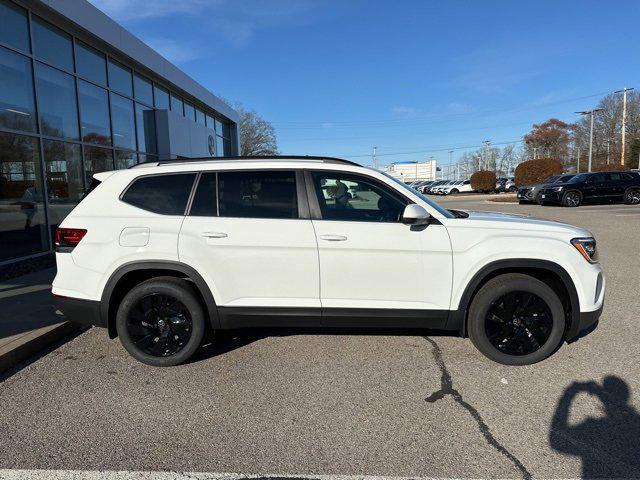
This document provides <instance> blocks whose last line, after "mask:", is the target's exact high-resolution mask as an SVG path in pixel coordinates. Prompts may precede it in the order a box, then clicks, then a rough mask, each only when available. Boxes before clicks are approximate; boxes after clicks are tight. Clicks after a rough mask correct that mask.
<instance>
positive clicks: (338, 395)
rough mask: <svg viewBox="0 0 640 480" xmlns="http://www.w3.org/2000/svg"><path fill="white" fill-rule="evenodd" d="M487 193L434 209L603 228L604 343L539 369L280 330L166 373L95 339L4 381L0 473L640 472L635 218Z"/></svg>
mask: <svg viewBox="0 0 640 480" xmlns="http://www.w3.org/2000/svg"><path fill="white" fill-rule="evenodd" d="M485 198H487V197H476V196H458V197H447V198H444V199H442V198H441V197H439V198H437V200H439V201H441V203H442V204H444V205H445V206H447V207H449V208H460V209H475V210H496V211H505V212H514V213H522V214H525V215H533V216H537V217H541V218H548V219H553V220H559V221H563V222H567V223H572V224H575V225H579V226H582V227H585V228H587V229H588V230H590V231H592V232H593V233H594V235H595V236H596V238H597V240H598V245H599V250H600V262H601V263H602V265H603V268H604V270H605V274H606V277H607V282H608V283H607V294H606V300H605V309H604V313H603V315H602V317H601V321H600V326H599V328H598V329H597V330H595V331H594V332H593V333H591V334H590V335H588V336H586V337H584V338H582V339H580V340H579V341H577V342H575V343H572V344H570V345H564V346H563V347H562V348H561V349H560V350H559V351H558V352H557V353H556V354H555V355H553V356H552V357H551V358H549V359H548V360H546V361H544V362H542V363H539V364H537V365H533V366H529V367H507V366H502V365H498V364H495V363H492V362H491V361H489V360H487V359H485V358H484V357H483V356H482V355H481V354H480V353H479V352H478V351H476V349H475V348H474V347H473V346H472V345H471V343H470V342H469V341H467V340H465V339H461V338H456V337H454V336H442V335H437V334H434V333H432V332H427V331H425V332H410V333H404V332H382V333H381V334H375V333H376V332H371V331H367V332H362V333H361V334H350V335H337V334H335V333H334V332H324V333H323V334H303V333H300V332H284V333H282V334H278V332H273V331H272V332H255V333H250V334H242V335H238V336H228V337H226V338H224V339H223V340H222V341H221V342H220V343H219V344H217V345H214V346H210V347H208V348H206V349H204V350H203V351H202V352H201V354H199V356H198V358H196V360H195V361H193V362H191V363H189V364H187V365H183V366H180V367H175V368H170V369H154V368H151V367H147V366H145V365H142V364H140V363H138V362H136V361H135V360H133V359H132V358H131V357H129V356H128V355H127V353H126V352H125V350H124V349H123V348H122V347H121V346H120V344H119V342H118V341H117V340H116V341H111V340H109V339H108V338H107V336H106V333H105V332H104V331H103V330H100V329H92V330H89V331H87V332H85V333H83V334H81V335H79V336H77V337H75V338H73V339H71V340H70V341H68V342H66V343H64V344H62V345H60V346H59V347H58V348H56V349H54V350H52V351H50V352H49V353H47V354H46V355H43V356H42V357H41V358H38V359H36V360H35V361H33V362H31V363H29V364H28V365H24V366H23V367H22V368H21V369H19V370H17V371H15V372H12V373H10V375H9V376H8V377H5V378H4V379H3V381H2V383H0V468H20V469H72V470H152V471H158V470H173V471H179V472H185V471H186V472H194V471H195V472H237V473H244V474H262V475H275V474H290V475H376V476H401V477H409V476H410V477H487V476H490V477H522V478H530V477H578V476H587V477H622V478H634V477H638V476H639V475H640V473H639V472H640V447H639V446H638V438H639V437H640V414H639V409H640V396H639V394H640V365H639V362H638V359H639V358H640V341H639V340H640V334H639V330H638V323H639V322H640V314H639V313H638V312H640V275H638V274H639V273H640V239H639V237H638V235H639V233H640V207H638V206H624V205H599V206H584V207H579V208H575V209H567V208H561V207H539V206H535V205H531V206H528V205H517V204H512V203H493V202H487V201H485Z"/></svg>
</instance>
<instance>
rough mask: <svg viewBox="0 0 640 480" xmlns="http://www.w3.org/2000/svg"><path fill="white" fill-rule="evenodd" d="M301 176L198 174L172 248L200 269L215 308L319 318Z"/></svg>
mask: <svg viewBox="0 0 640 480" xmlns="http://www.w3.org/2000/svg"><path fill="white" fill-rule="evenodd" d="M301 175H302V173H301V172H296V171H293V170H240V171H220V172H217V173H216V172H203V173H202V174H201V176H200V178H199V183H198V186H197V189H196V191H195V194H194V196H193V200H192V203H191V206H190V209H189V213H188V215H187V216H186V217H185V220H184V223H183V225H182V229H181V231H180V242H179V255H180V259H181V261H184V262H185V263H187V264H190V265H194V266H198V269H199V270H200V271H201V272H204V275H206V277H207V278H206V280H207V282H208V283H209V285H210V286H211V289H212V292H213V294H214V298H215V300H216V303H217V304H218V307H222V308H223V309H224V308H229V309H234V308H241V310H235V311H231V310H227V311H226V313H228V314H234V313H235V314H237V316H238V318H240V317H241V316H243V315H244V316H251V315H258V316H260V317H268V315H269V314H274V315H279V316H280V317H282V316H286V315H288V314H292V315H293V314H295V313H296V310H290V309H302V310H300V312H302V313H305V312H311V311H314V312H315V313H316V314H317V315H318V318H319V313H320V310H319V308H320V298H319V271H318V252H317V245H316V238H315V234H314V230H313V226H312V224H311V220H310V219H309V211H308V205H307V201H306V196H305V195H304V194H303V191H302V190H300V188H301V183H300V179H301ZM279 309H280V310H279ZM309 309H311V310H309ZM255 318H258V317H255ZM268 321H269V320H268V319H265V323H266V322H268Z"/></svg>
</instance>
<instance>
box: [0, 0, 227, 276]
mask: <svg viewBox="0 0 640 480" xmlns="http://www.w3.org/2000/svg"><path fill="white" fill-rule="evenodd" d="M45 18H46V19H49V17H48V16H46V17H45ZM45 18H40V17H39V16H37V15H35V14H34V13H32V12H30V11H28V10H27V9H25V8H23V7H22V6H20V5H18V4H16V3H13V2H12V1H11V0H0V245H1V246H2V247H1V248H0V263H2V262H6V261H11V260H13V259H16V258H21V257H25V256H29V255H34V254H38V253H42V252H47V251H51V248H52V234H53V232H54V231H55V228H56V227H57V226H58V225H59V224H60V222H61V221H62V220H63V219H64V217H65V216H66V215H67V214H68V213H69V211H70V210H71V209H72V208H73V207H74V206H75V205H76V204H77V203H78V201H80V200H81V199H82V196H83V195H84V193H85V192H86V189H87V188H88V186H89V184H90V181H91V177H92V176H93V174H94V173H98V172H102V171H106V170H113V169H114V168H127V167H130V166H132V165H135V164H136V163H139V162H144V161H155V160H157V159H158V142H157V130H156V117H155V110H168V109H171V110H174V111H176V112H178V113H179V114H180V115H185V116H187V117H188V118H189V119H191V120H192V121H193V122H194V123H199V124H201V125H206V126H207V127H208V128H209V129H211V131H212V134H213V135H214V136H215V139H216V141H215V142H214V143H215V144H216V145H217V151H216V155H218V156H222V155H225V154H226V155H233V154H234V153H235V152H234V145H233V142H232V138H231V136H232V134H231V132H232V131H233V126H232V124H228V123H225V121H223V120H222V119H221V118H219V117H217V115H216V113H215V112H213V111H211V110H210V109H209V108H208V107H207V106H206V105H204V104H201V103H199V102H198V100H197V99H195V98H192V97H188V98H187V96H186V95H184V94H183V93H178V92H176V91H174V90H173V89H172V86H171V85H166V82H164V80H163V79H162V78H160V77H155V76H154V75H152V74H151V73H150V72H148V71H145V72H138V71H137V70H136V68H137V67H136V66H135V65H131V64H126V63H127V62H126V61H125V60H124V59H123V62H120V61H119V60H116V59H114V58H111V54H110V53H109V52H105V51H104V50H103V49H102V48H101V47H99V46H98V45H97V44H96V45H94V44H92V42H88V43H87V39H86V38H83V40H79V39H78V38H76V37H75V36H74V35H72V34H71V33H70V32H67V31H65V30H64V29H61V28H59V27H58V26H56V25H57V22H56V21H53V23H51V22H49V21H47V20H45ZM32 42H33V44H32ZM156 81H158V82H159V83H160V84H162V83H165V84H164V85H160V84H156ZM183 97H184V98H183ZM185 100H187V101H185ZM185 110H186V112H185Z"/></svg>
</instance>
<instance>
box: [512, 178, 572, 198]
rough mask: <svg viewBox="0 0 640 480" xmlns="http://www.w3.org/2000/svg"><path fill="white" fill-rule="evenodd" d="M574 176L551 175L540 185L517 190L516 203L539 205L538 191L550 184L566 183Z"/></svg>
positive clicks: (526, 186)
mask: <svg viewBox="0 0 640 480" xmlns="http://www.w3.org/2000/svg"><path fill="white" fill-rule="evenodd" d="M574 176H575V174H573V173H567V174H563V175H553V176H551V177H549V178H547V179H546V180H545V181H544V182H542V183H538V184H536V185H525V186H522V187H520V188H519V189H518V201H519V202H520V203H533V202H536V203H540V190H542V189H543V188H544V187H546V186H548V185H550V184H552V183H566V182H568V181H569V180H571V179H572V178H573V177H574Z"/></svg>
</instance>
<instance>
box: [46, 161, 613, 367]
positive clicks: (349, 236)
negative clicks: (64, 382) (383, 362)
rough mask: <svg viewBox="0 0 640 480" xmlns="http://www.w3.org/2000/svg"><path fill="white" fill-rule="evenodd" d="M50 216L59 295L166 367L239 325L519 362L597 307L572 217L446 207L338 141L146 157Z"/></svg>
mask: <svg viewBox="0 0 640 480" xmlns="http://www.w3.org/2000/svg"><path fill="white" fill-rule="evenodd" d="M94 179H95V182H94V185H93V187H94V188H92V190H91V191H90V193H89V194H88V195H87V196H86V197H85V198H84V199H83V200H82V201H81V202H80V203H79V204H78V205H77V206H76V208H75V209H74V210H73V211H72V212H71V213H70V214H69V216H68V217H67V218H66V219H65V220H64V221H63V222H62V224H61V225H60V228H59V229H58V230H57V232H56V250H57V253H56V260H57V264H58V274H57V276H56V278H55V280H54V282H53V294H54V296H55V298H56V307H57V308H58V309H59V310H60V311H62V312H63V313H64V314H65V315H66V316H67V317H68V318H69V319H70V320H72V321H76V322H80V323H84V324H92V325H97V326H101V327H106V328H107V329H108V333H109V336H110V337H111V338H114V337H116V336H119V337H120V340H121V342H122V344H123V345H124V347H125V348H126V349H127V350H128V351H129V353H130V354H131V355H133V356H134V357H135V358H137V359H138V360H140V361H142V362H144V363H147V364H150V365H156V366H170V365H176V364H178V363H181V362H184V361H185V360H187V359H188V358H189V357H191V356H192V355H193V354H194V352H196V350H197V349H198V347H199V346H200V344H201V343H202V342H203V339H204V338H205V336H207V338H215V337H211V335H212V334H214V333H215V332H216V331H219V330H224V329H233V328H239V327H280V326H288V327H291V326H296V327H308V326H314V327H315V326H326V327H336V326H337V327H369V328H371V327H411V328H416V327H418V328H422V327H425V328H433V329H441V330H449V331H452V332H458V333H459V334H460V335H462V336H469V337H470V338H471V340H472V341H473V343H474V344H475V346H476V347H477V348H478V349H479V350H480V351H481V352H482V353H484V354H485V355H486V356H487V357H489V358H491V359H493V360H495V361H497V362H501V363H505V364H511V365H524V364H531V363H534V362H537V361H540V360H542V359H544V358H545V357H547V356H548V355H550V354H551V353H553V352H554V351H555V350H556V349H557V348H558V347H559V346H560V344H561V342H563V341H565V340H566V341H571V340H573V339H575V338H577V337H579V336H580V332H581V331H583V330H584V329H586V328H589V329H592V328H594V326H595V324H596V323H597V320H598V317H599V315H600V311H601V309H602V305H603V297H604V277H603V275H602V270H601V268H600V266H599V265H598V264H597V259H596V246H595V240H594V239H593V237H592V235H591V234H590V233H589V232H587V231H585V230H583V229H580V228H576V227H572V226H570V225H564V224H561V223H556V222H550V221H543V220H535V219H530V218H525V217H519V216H514V215H503V214H498V213H481V212H462V211H456V210H446V209H444V208H442V207H441V206H439V205H438V204H436V203H434V202H432V201H431V200H429V199H427V198H426V197H424V196H422V195H421V194H420V193H418V192H417V191H415V190H414V189H412V188H410V187H408V186H406V185H404V184H403V183H401V182H399V181H397V180H394V179H393V178H391V177H389V176H387V175H385V174H384V173H381V172H379V171H376V170H372V169H369V168H365V167H362V166H359V165H357V164H354V163H351V162H348V161H345V160H339V159H331V158H315V157H287V158H277V157H276V158H273V157H271V158H263V159H217V160H200V161H194V160H190V161H172V162H161V163H157V162H156V163H153V164H141V165H138V166H136V167H134V168H130V169H128V170H120V171H116V172H104V173H99V174H96V175H95V176H94Z"/></svg>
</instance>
